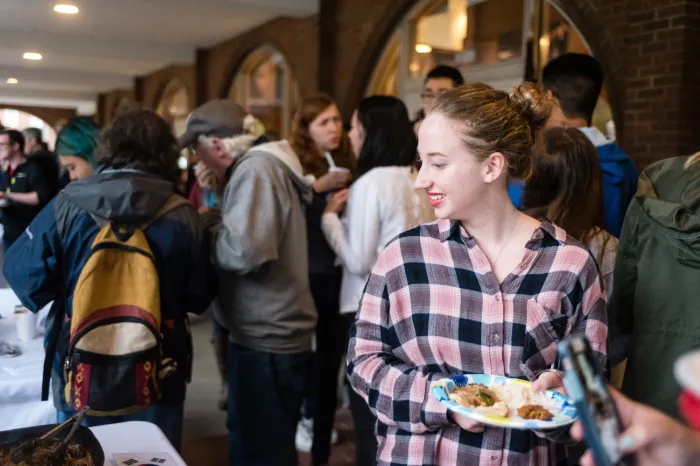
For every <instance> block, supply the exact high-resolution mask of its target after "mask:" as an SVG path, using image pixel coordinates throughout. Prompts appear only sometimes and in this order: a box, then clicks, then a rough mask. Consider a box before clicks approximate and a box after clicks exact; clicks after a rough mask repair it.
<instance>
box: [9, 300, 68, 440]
mask: <svg viewBox="0 0 700 466" xmlns="http://www.w3.org/2000/svg"><path fill="white" fill-rule="evenodd" d="M17 304H20V302H19V299H18V298H17V296H15V294H14V293H13V292H12V290H11V289H9V288H2V289H0V316H1V317H2V318H0V340H6V341H9V342H10V343H13V344H14V343H19V339H18V338H17V330H16V327H15V321H14V315H13V314H14V307H15V305H17ZM47 311H48V306H47V309H44V310H42V313H45V312H47ZM20 346H21V348H22V355H20V356H18V357H16V358H0V419H2V422H0V430H12V429H20V428H23V427H31V426H37V425H44V424H53V423H55V422H56V410H55V409H54V406H53V402H51V401H50V400H49V401H45V402H42V401H41V379H42V373H43V370H44V347H43V341H42V338H41V337H39V338H35V339H34V340H32V341H30V342H27V343H21V344H20Z"/></svg>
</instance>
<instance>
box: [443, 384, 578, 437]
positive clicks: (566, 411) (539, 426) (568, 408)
mask: <svg viewBox="0 0 700 466" xmlns="http://www.w3.org/2000/svg"><path fill="white" fill-rule="evenodd" d="M467 384H481V385H485V386H487V387H492V386H494V385H510V384H518V385H522V386H526V387H531V386H532V383H531V382H528V381H527V380H522V379H513V378H510V377H504V376H500V375H488V374H467V375H458V376H455V377H450V378H447V379H442V380H439V381H437V382H433V383H432V385H431V386H430V391H431V392H432V394H433V396H434V397H435V398H436V399H437V400H438V401H439V402H440V403H442V404H443V405H445V406H447V408H448V409H449V410H451V411H454V412H456V413H459V414H462V415H464V416H467V417H470V418H472V419H475V420H477V421H479V422H481V423H482V424H488V425H492V426H496V427H504V428H507V429H520V430H546V429H556V428H558V427H564V426H568V425H569V424H572V423H573V422H574V421H575V420H576V419H578V414H577V413H576V408H575V407H574V403H573V402H572V401H571V400H570V399H569V398H567V397H566V396H564V395H562V394H561V393H559V392H557V391H555V390H547V391H545V392H544V395H545V396H546V397H547V398H548V399H550V400H552V401H553V403H552V405H556V406H557V408H556V409H550V407H549V406H547V407H546V408H547V410H548V411H550V412H551V413H552V414H554V417H553V418H552V419H547V420H540V419H524V418H522V417H520V416H518V415H517V413H516V414H515V415H513V416H512V417H504V416H493V415H488V414H484V413H482V412H479V411H475V410H474V409H471V408H467V407H466V406H462V405H461V404H459V403H456V402H454V401H452V400H450V397H449V394H450V393H452V392H453V391H454V389H455V388H457V387H464V386H466V385H467Z"/></svg>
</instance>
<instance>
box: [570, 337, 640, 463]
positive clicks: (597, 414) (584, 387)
mask: <svg viewBox="0 0 700 466" xmlns="http://www.w3.org/2000/svg"><path fill="white" fill-rule="evenodd" d="M558 351H559V357H560V359H561V361H562V365H563V368H564V387H565V388H566V393H567V395H568V396H569V398H571V400H572V401H573V402H574V403H575V405H576V410H577V411H578V415H579V419H580V420H581V424H582V425H583V431H584V434H585V437H586V443H587V444H588V447H589V448H590V450H591V452H592V453H593V458H594V460H595V463H596V465H597V466H618V465H620V466H632V465H633V464H634V462H633V460H632V459H631V458H629V457H623V456H622V452H621V451H620V448H619V446H618V439H619V438H620V435H621V434H622V432H623V431H624V427H623V425H622V422H621V421H620V416H619V414H618V412H617V408H616V407H615V402H614V400H613V398H612V397H611V396H610V393H609V392H608V388H607V380H606V379H605V376H604V375H603V371H602V370H601V368H600V367H599V365H598V361H597V360H596V359H595V357H594V356H593V351H592V350H591V345H590V343H589V342H588V339H586V338H585V337H573V338H571V339H569V340H566V341H562V342H560V343H559V346H558Z"/></svg>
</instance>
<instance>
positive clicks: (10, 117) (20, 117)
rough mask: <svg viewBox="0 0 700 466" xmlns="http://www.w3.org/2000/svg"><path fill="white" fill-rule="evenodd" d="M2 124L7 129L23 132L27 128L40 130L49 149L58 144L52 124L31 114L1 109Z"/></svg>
mask: <svg viewBox="0 0 700 466" xmlns="http://www.w3.org/2000/svg"><path fill="white" fill-rule="evenodd" d="M0 124H2V126H4V127H5V128H9V129H16V130H18V131H22V130H24V129H26V128H38V129H40V130H41V133H42V136H43V139H44V142H45V143H46V144H47V145H48V147H49V149H53V147H54V144H55V143H56V131H55V130H54V128H53V127H51V125H50V124H48V123H47V122H46V121H44V120H42V119H41V118H39V117H37V116H34V115H32V114H31V113H27V112H23V111H21V110H15V109H12V108H2V109H0Z"/></svg>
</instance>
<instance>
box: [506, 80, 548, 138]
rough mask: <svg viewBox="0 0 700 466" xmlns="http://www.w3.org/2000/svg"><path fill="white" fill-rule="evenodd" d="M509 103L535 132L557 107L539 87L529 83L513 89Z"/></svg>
mask: <svg viewBox="0 0 700 466" xmlns="http://www.w3.org/2000/svg"><path fill="white" fill-rule="evenodd" d="M510 102H511V104H512V105H513V107H514V108H515V110H516V111H517V112H518V113H519V114H521V115H522V116H523V117H524V118H525V119H526V120H527V121H528V122H529V123H530V128H532V130H533V131H537V130H538V129H540V128H541V127H542V126H544V124H545V122H546V121H547V119H548V118H549V116H550V115H551V113H552V110H553V109H554V106H555V105H557V103H556V101H555V100H554V98H552V97H551V96H550V95H549V94H548V93H547V92H546V91H544V90H543V89H542V88H541V87H539V86H537V85H536V84H533V83H531V82H524V83H522V84H520V85H519V86H516V87H514V88H513V90H512V91H511V93H510Z"/></svg>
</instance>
